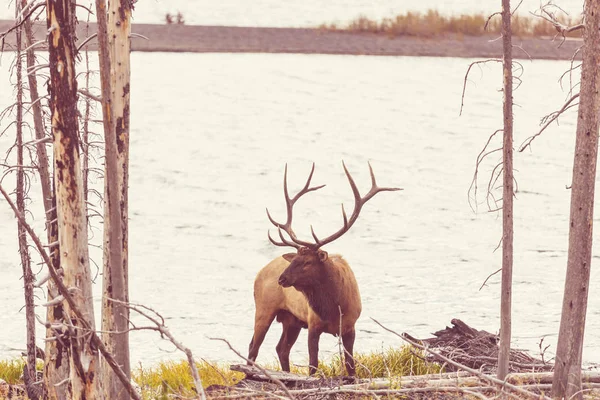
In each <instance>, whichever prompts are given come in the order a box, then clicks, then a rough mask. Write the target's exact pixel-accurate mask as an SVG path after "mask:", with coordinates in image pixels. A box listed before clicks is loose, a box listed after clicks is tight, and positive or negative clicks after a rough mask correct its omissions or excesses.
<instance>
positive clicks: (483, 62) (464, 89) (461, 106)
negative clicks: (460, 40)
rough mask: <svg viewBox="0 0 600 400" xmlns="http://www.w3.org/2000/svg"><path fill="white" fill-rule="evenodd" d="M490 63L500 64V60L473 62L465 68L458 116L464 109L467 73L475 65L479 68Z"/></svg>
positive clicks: (491, 59)
mask: <svg viewBox="0 0 600 400" xmlns="http://www.w3.org/2000/svg"><path fill="white" fill-rule="evenodd" d="M490 62H499V63H501V62H502V60H501V59H499V58H490V59H488V60H480V61H474V62H472V63H471V64H469V68H467V72H466V74H465V79H464V83H463V90H462V94H461V96H460V111H459V113H458V115H462V110H463V107H464V104H465V93H466V91H467V81H468V79H469V73H470V72H471V69H472V68H473V67H474V66H476V65H477V66H480V65H483V64H487V63H490Z"/></svg>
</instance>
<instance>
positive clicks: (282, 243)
mask: <svg viewBox="0 0 600 400" xmlns="http://www.w3.org/2000/svg"><path fill="white" fill-rule="evenodd" d="M278 232H279V237H280V238H281V242H277V241H275V239H273V238H272V237H271V231H269V230H268V231H267V236H268V237H269V241H270V242H271V243H273V244H274V245H275V246H282V247H284V246H291V247H294V248H296V249H298V248H300V246H299V245H297V244H296V243H293V242H290V241H288V240H286V239H285V237H284V236H283V234H282V233H281V229H280V228H278Z"/></svg>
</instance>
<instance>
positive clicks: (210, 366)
mask: <svg viewBox="0 0 600 400" xmlns="http://www.w3.org/2000/svg"><path fill="white" fill-rule="evenodd" d="M356 363H357V375H358V376H359V377H361V378H369V377H372V378H389V379H390V380H394V379H397V378H399V377H401V376H409V375H423V374H431V373H436V372H439V371H440V367H439V366H438V365H437V364H431V363H426V362H424V361H423V359H422V358H421V355H419V354H418V353H415V350H414V349H413V350H411V349H410V348H409V347H401V348H390V349H387V350H385V351H380V352H372V353H368V354H357V355H356ZM23 365H24V361H23V360H21V359H15V360H9V361H0V379H4V380H5V381H6V382H8V383H10V384H20V383H22V382H21V381H20V376H21V373H22V371H23ZM261 365H262V366H263V367H265V368H268V369H273V370H278V369H279V363H278V362H277V361H273V362H271V363H269V364H261ZM197 366H198V371H199V373H200V377H201V379H202V384H203V386H204V387H208V386H211V385H223V386H231V385H234V384H236V383H237V382H239V381H240V380H241V379H242V378H243V377H244V375H243V374H242V373H239V372H233V371H230V370H229V365H227V364H218V363H210V362H208V361H204V360H203V361H200V362H198V363H197ZM38 367H41V365H40V366H38ZM319 369H320V374H321V375H322V376H325V377H333V376H339V375H342V363H341V362H340V359H339V357H334V358H333V359H332V360H329V361H327V362H323V363H320V365H319ZM292 372H295V373H299V374H307V373H308V368H307V367H297V366H293V367H292ZM132 378H133V380H134V381H135V382H136V383H137V384H138V385H139V386H140V387H141V389H142V395H143V398H144V399H147V400H150V399H166V398H169V395H174V394H177V395H179V396H182V397H184V398H185V397H193V396H194V395H195V392H194V390H193V387H194V382H193V380H192V377H191V374H190V372H189V367H188V364H187V362H185V361H167V362H161V363H159V364H158V365H155V366H151V367H146V366H143V365H140V366H138V367H137V368H133V371H132Z"/></svg>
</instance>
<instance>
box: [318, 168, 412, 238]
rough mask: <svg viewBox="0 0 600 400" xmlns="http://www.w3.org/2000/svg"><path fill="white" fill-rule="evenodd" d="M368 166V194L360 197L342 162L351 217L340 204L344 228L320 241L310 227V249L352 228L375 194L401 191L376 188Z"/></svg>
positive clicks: (372, 174)
mask: <svg viewBox="0 0 600 400" xmlns="http://www.w3.org/2000/svg"><path fill="white" fill-rule="evenodd" d="M368 164H369V172H370V173H371V190H369V192H368V193H367V194H366V195H365V196H364V197H361V196H360V192H359V191H358V187H357V186H356V183H355V182H354V179H352V176H351V175H350V172H348V168H346V164H344V162H343V161H342V166H343V167H344V172H345V173H346V176H347V177H348V182H350V187H351V188H352V193H353V194H354V210H353V211H352V215H350V219H348V217H347V215H346V210H344V204H342V216H343V217H344V226H343V227H341V228H340V229H339V230H338V231H337V232H335V233H334V234H333V235H330V236H327V237H326V238H325V239H323V240H320V239H319V238H318V237H317V235H316V234H315V231H314V229H313V227H312V225H311V227H310V231H311V233H312V236H313V239H315V244H314V245H312V246H310V247H311V248H313V249H318V248H320V247H322V246H324V245H326V244H327V243H331V242H333V241H334V240H335V239H337V238H339V237H340V236H342V235H343V234H344V233H346V232H348V230H349V229H350V228H351V227H352V225H353V224H354V222H356V220H357V219H358V215H359V214H360V210H361V209H362V206H364V205H365V203H366V202H367V201H369V200H371V198H372V197H373V196H375V195H376V194H377V193H379V192H393V191H396V190H403V189H401V188H388V187H383V188H380V187H378V186H377V182H376V181H375V174H374V173H373V167H371V163H368Z"/></svg>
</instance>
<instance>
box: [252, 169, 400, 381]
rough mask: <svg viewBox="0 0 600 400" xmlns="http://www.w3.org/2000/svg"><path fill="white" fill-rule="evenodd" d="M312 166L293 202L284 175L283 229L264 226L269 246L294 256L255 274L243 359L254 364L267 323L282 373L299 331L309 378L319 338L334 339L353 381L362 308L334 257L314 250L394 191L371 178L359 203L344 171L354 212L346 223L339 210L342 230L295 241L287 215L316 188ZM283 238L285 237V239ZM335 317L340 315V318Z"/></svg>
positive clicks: (349, 275)
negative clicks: (278, 326)
mask: <svg viewBox="0 0 600 400" xmlns="http://www.w3.org/2000/svg"><path fill="white" fill-rule="evenodd" d="M314 168H315V166H314V164H313V167H312V170H311V172H310V175H309V177H308V180H307V182H306V184H305V186H304V188H303V189H302V190H301V191H300V192H299V193H298V194H296V196H294V197H293V198H290V197H289V194H288V190H287V166H286V170H285V174H284V194H285V200H286V206H287V220H286V223H284V224H280V223H277V222H275V221H274V220H273V218H271V216H270V215H269V213H268V210H267V215H268V217H269V220H270V221H271V222H272V223H273V224H274V225H275V226H276V227H277V228H278V233H279V237H280V239H281V242H277V241H275V240H273V239H272V238H271V236H270V234H269V240H270V241H271V242H272V243H273V244H275V245H277V246H290V247H294V248H296V250H297V252H296V253H288V254H284V255H283V256H281V257H277V258H276V259H274V260H273V261H271V262H270V263H269V264H267V265H266V266H265V267H264V268H263V269H261V270H260V272H259V273H258V275H257V276H256V279H255V281H254V301H255V304H256V314H255V320H254V335H253V337H252V341H251V342H250V346H249V354H248V359H249V360H251V361H255V360H256V357H257V356H258V350H259V348H260V345H261V344H262V342H263V340H264V338H265V335H266V333H267V331H268V330H269V327H270V326H271V323H272V322H273V320H274V319H275V318H276V319H277V321H278V322H281V323H282V325H283V332H282V335H281V338H280V340H279V343H278V344H277V355H278V357H279V361H280V363H281V368H282V369H283V370H284V371H289V370H290V365H289V354H290V350H291V348H292V346H293V345H294V343H295V342H296V339H297V338H298V334H299V333H300V330H301V329H302V328H307V329H308V352H309V371H310V373H311V374H313V373H314V372H315V371H316V368H317V365H318V352H319V338H320V336H321V334H322V333H329V334H332V335H335V336H338V335H340V336H341V338H342V343H343V345H344V350H345V357H344V361H345V365H346V370H347V372H348V374H349V375H351V376H353V375H355V366H354V358H353V348H354V339H355V328H354V325H355V323H356V321H357V320H358V317H359V316H360V313H361V310H362V304H361V299H360V292H359V289H358V284H357V282H356V278H355V277H354V273H353V272H352V269H351V268H350V266H349V265H348V263H347V262H346V261H345V260H344V259H343V258H342V256H340V255H331V256H329V255H328V254H327V252H326V251H324V250H321V249H320V248H321V247H322V246H323V245H325V244H327V243H330V242H332V241H334V240H335V239H337V238H339V237H340V236H342V235H343V234H344V233H346V232H347V231H348V230H349V229H350V227H351V226H352V225H353V224H354V222H355V221H356V219H357V218H358V215H359V213H360V210H361V208H362V206H363V205H364V204H365V203H366V202H367V201H368V200H369V199H371V198H372V197H373V196H374V195H375V194H377V193H379V192H381V191H391V190H399V189H397V188H379V187H377V184H376V182H375V176H374V174H373V170H372V168H371V166H370V165H369V170H370V173H371V182H372V187H371V190H370V191H369V192H368V193H367V194H366V195H365V196H364V197H361V196H360V193H359V191H358V188H357V187H356V184H355V183H354V180H353V179H352V177H351V176H350V173H349V172H348V170H347V169H346V166H345V165H344V172H345V173H346V176H347V177H348V181H349V182H350V186H351V188H352V192H353V194H354V199H355V204H354V210H353V212H352V215H351V216H350V218H348V217H347V216H346V212H345V210H344V208H343V206H342V215H343V218H344V226H343V227H342V228H340V229H339V230H338V231H337V232H335V233H334V234H332V235H330V236H328V237H327V238H325V239H322V240H320V239H319V238H318V237H317V235H316V234H315V233H314V231H313V230H312V227H311V232H312V236H313V239H314V243H313V242H307V241H304V240H301V239H299V238H298V237H297V236H296V234H295V233H294V231H293V229H292V226H291V223H292V209H293V206H294V204H295V202H296V201H297V200H298V199H299V198H300V197H301V196H302V195H304V194H305V193H308V192H310V191H314V190H317V189H320V188H322V187H323V186H324V185H322V186H317V187H310V181H311V179H312V175H313V172H314ZM283 232H285V233H286V234H287V236H288V237H289V239H286V237H285V236H284V234H283ZM340 313H341V314H340Z"/></svg>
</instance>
